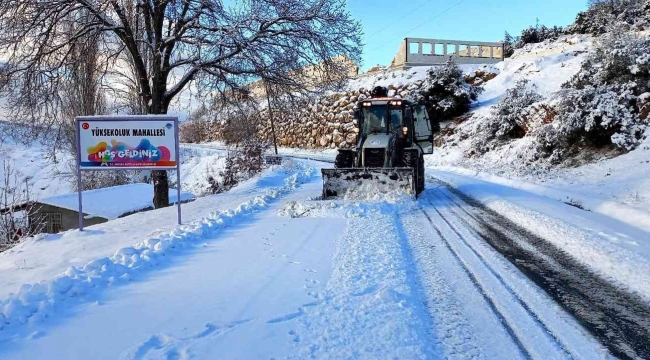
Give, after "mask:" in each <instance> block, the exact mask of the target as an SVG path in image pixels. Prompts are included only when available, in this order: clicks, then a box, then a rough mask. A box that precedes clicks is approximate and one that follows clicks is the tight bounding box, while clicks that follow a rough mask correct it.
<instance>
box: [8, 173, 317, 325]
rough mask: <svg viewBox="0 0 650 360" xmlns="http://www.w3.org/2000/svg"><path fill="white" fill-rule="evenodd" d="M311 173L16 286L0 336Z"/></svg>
mask: <svg viewBox="0 0 650 360" xmlns="http://www.w3.org/2000/svg"><path fill="white" fill-rule="evenodd" d="M315 175H316V171H315V169H314V168H312V167H306V168H303V169H300V170H298V171H297V172H296V173H295V174H293V175H292V176H290V177H288V178H287V179H286V180H285V185H284V186H282V187H280V188H275V189H270V190H267V191H266V192H265V193H264V194H263V195H259V196H256V197H254V198H253V199H251V200H249V201H246V202H244V203H241V204H240V205H239V206H237V207H236V208H234V209H231V210H227V211H220V212H214V213H212V214H210V215H209V216H206V217H204V218H202V219H200V220H197V221H193V222H192V223H190V224H188V225H183V226H180V227H178V228H176V229H174V230H173V231H171V232H169V233H164V234H160V235H157V236H152V237H148V238H147V239H145V240H143V241H142V242H140V243H138V244H136V245H134V246H129V247H124V248H121V249H119V250H118V251H116V252H115V254H114V255H113V256H111V257H105V258H99V259H96V260H93V261H90V262H88V263H87V264H86V265H84V266H79V267H77V266H71V267H70V268H68V269H67V270H66V271H65V272H64V273H63V274H61V275H60V276H58V277H56V278H55V279H53V280H47V281H42V282H39V283H36V284H24V285H22V286H20V288H19V289H18V291H17V293H15V294H9V296H8V297H7V298H6V299H4V300H0V330H2V329H4V331H3V332H0V338H6V337H11V336H12V334H19V329H20V327H21V326H22V325H23V324H27V323H35V322H41V321H44V320H45V319H46V318H47V317H48V316H49V315H51V314H54V313H56V312H59V311H61V310H62V309H63V308H65V307H70V306H72V305H73V304H77V303H83V302H88V301H91V300H93V299H94V298H97V297H98V295H99V294H101V293H102V292H103V291H105V290H106V288H107V287H110V286H112V285H117V284H120V283H124V282H128V281H130V279H131V277H132V275H133V274H135V273H146V272H151V271H155V270H154V269H155V266H156V265H158V264H160V263H163V262H165V261H168V259H169V258H170V257H174V256H177V255H179V254H182V251H183V248H185V247H187V246H189V245H191V244H193V243H196V242H197V241H200V240H202V239H204V238H205V237H207V236H214V235H216V234H218V233H219V232H221V231H223V229H225V228H227V227H229V226H231V225H232V224H234V223H237V222H239V221H241V220H243V219H244V218H246V217H247V216H249V215H250V214H252V213H254V212H256V211H259V210H261V209H264V208H266V207H268V206H269V204H270V203H271V202H273V201H274V200H276V199H278V198H280V197H282V196H284V195H286V194H288V193H290V192H292V191H293V190H294V189H296V188H297V187H298V186H300V185H301V184H302V183H304V182H306V181H307V180H309V179H312V178H313V177H314V176H315ZM108 224H110V223H108ZM71 299H75V300H71Z"/></svg>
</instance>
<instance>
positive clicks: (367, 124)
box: [355, 97, 433, 154]
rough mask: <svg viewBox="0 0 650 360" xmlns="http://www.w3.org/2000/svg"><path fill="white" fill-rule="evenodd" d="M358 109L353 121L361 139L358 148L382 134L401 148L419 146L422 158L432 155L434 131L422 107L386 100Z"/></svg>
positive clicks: (370, 101)
mask: <svg viewBox="0 0 650 360" xmlns="http://www.w3.org/2000/svg"><path fill="white" fill-rule="evenodd" d="M357 105H358V108H357V110H356V111H355V119H356V120H357V123H358V124H359V135H360V136H359V141H358V144H357V147H360V146H359V145H361V144H362V143H363V142H364V141H365V140H366V139H368V137H374V136H375V135H379V134H383V135H387V136H389V137H394V138H395V139H396V140H397V141H399V142H401V143H402V144H401V146H402V147H412V146H418V147H421V149H422V151H423V153H424V154H432V153H433V131H432V128H433V127H432V124H431V121H430V120H429V118H428V116H427V111H426V109H425V107H424V105H414V104H413V102H412V101H410V100H403V99H399V98H389V97H385V98H370V99H367V100H363V101H360V102H359V103H358V104H357Z"/></svg>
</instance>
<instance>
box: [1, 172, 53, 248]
mask: <svg viewBox="0 0 650 360" xmlns="http://www.w3.org/2000/svg"><path fill="white" fill-rule="evenodd" d="M2 171H3V173H2V183H1V184H0V252H3V251H5V250H7V249H10V248H11V247H13V246H15V245H16V244H18V243H19V242H20V241H21V240H22V239H23V238H24V237H29V236H32V235H35V234H38V233H40V232H41V231H42V230H43V223H42V222H41V221H40V219H37V217H36V213H37V210H38V208H37V205H36V204H35V203H34V202H32V199H31V197H30V194H29V182H28V181H29V179H28V178H24V177H22V176H21V175H20V172H18V171H17V170H16V169H15V168H14V167H13V166H12V165H11V164H10V163H9V162H7V161H3V163H2Z"/></svg>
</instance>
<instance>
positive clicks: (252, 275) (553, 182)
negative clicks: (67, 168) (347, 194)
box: [0, 37, 650, 359]
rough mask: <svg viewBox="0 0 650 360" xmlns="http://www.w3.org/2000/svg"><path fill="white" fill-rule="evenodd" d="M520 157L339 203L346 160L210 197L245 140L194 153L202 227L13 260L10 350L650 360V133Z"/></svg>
mask: <svg viewBox="0 0 650 360" xmlns="http://www.w3.org/2000/svg"><path fill="white" fill-rule="evenodd" d="M590 41H591V39H590V38H588V37H574V38H566V39H563V41H560V42H557V43H554V44H548V43H547V44H537V45H530V46H527V47H526V48H525V49H522V50H518V52H517V53H516V54H515V56H514V57H513V58H512V59H510V60H508V61H505V62H502V63H499V64H496V65H492V66H490V67H489V70H490V71H492V72H494V73H498V74H499V76H497V77H496V78H495V79H493V80H491V81H489V82H488V83H487V84H486V91H485V92H484V93H483V94H482V95H481V97H480V98H479V101H478V103H477V104H476V106H475V108H474V111H475V113H477V114H482V113H487V112H488V111H489V110H490V107H491V106H492V105H494V104H495V103H496V102H497V100H498V99H499V98H500V97H501V96H502V95H503V94H504V92H505V91H506V89H507V88H508V87H509V86H511V85H512V84H513V83H514V82H515V81H516V80H517V79H520V78H527V79H529V80H531V81H532V82H534V83H535V84H537V86H538V88H539V89H540V92H542V93H544V94H549V93H551V92H554V91H556V90H558V89H559V87H560V85H561V84H562V83H563V82H564V81H566V79H567V77H569V76H571V75H572V74H573V73H575V72H576V71H577V69H578V67H579V65H580V63H581V61H582V58H583V57H584V52H585V50H586V49H587V48H588V47H589V46H590ZM464 70H465V71H467V72H471V71H473V70H476V67H475V66H467V67H465V68H464ZM425 72H426V69H425V68H419V69H414V70H409V71H406V72H397V73H387V74H384V75H382V76H378V77H377V76H376V77H372V78H360V79H358V80H357V81H356V82H355V83H353V84H352V85H351V87H352V88H358V87H366V88H370V87H373V86H376V85H384V86H387V85H391V84H392V85H395V84H401V83H409V82H412V81H415V80H417V79H423V78H424V74H425ZM517 146H522V147H523V146H525V144H523V143H513V144H512V145H511V147H510V148H509V149H508V148H505V149H503V150H502V151H500V152H493V153H489V154H488V155H486V156H485V157H483V158H482V159H481V160H479V161H476V160H467V159H465V158H464V155H463V150H462V148H461V147H460V146H456V147H451V146H447V147H444V148H443V149H436V150H435V151H436V152H435V154H434V155H432V156H428V157H427V159H426V161H427V176H428V182H427V190H426V191H425V192H424V193H423V194H422V196H421V197H420V198H419V199H417V200H411V199H405V198H402V197H398V196H393V194H391V195H390V196H387V195H385V194H374V195H373V196H369V197H368V198H369V199H370V200H364V201H359V200H342V199H339V200H332V201H321V200H319V199H318V197H319V195H320V194H321V189H322V179H321V177H320V176H319V170H320V168H322V167H330V166H332V165H331V162H332V161H333V159H334V157H335V155H336V151H335V150H322V151H318V150H302V149H285V148H281V149H279V152H280V153H281V154H282V155H285V161H284V164H283V165H282V166H274V167H271V168H269V169H267V170H265V171H264V172H263V173H262V174H261V175H260V176H258V177H255V178H253V179H250V180H247V181H245V182H243V183H242V184H240V185H239V186H237V187H235V188H234V189H232V190H231V191H228V192H226V193H222V194H219V195H212V196H202V195H207V187H208V182H207V179H208V177H210V176H212V177H214V178H215V179H218V177H219V171H220V170H221V169H222V168H223V166H224V162H225V157H226V155H227V151H229V149H228V148H227V147H225V146H223V145H222V144H218V143H209V144H200V145H196V144H185V145H183V146H182V157H183V163H182V167H183V170H182V171H183V173H182V179H181V182H182V185H183V188H184V190H185V191H189V192H192V193H194V194H196V195H199V196H202V197H200V198H198V199H197V200H196V201H194V202H191V203H188V204H184V205H183V223H184V225H182V226H176V225H174V224H175V215H176V214H175V211H176V209H175V208H173V207H172V208H165V209H159V210H154V211H150V212H146V213H138V214H135V215H131V216H127V217H124V218H119V219H115V220H112V221H109V222H107V223H104V224H100V225H96V226H92V227H89V228H87V229H86V231H85V232H79V231H68V232H65V233H62V234H57V235H47V236H39V237H36V238H33V239H29V240H27V241H25V242H23V243H21V244H20V245H18V246H16V247H14V248H13V249H11V250H9V251H6V252H4V253H0V358H2V359H87V358H89V354H92V356H91V357H92V358H93V359H188V358H197V359H213V358H233V359H234V358H236V359H258V358H276V359H279V358H291V359H305V358H318V359H321V358H326V359H328V358H330V359H347V358H368V359H376V358H406V359H420V358H461V359H496V358H508V359H520V358H521V359H567V358H574V359H606V358H611V357H613V356H616V357H628V358H648V357H650V351H649V350H648V349H647V343H648V341H650V326H649V325H648V323H647V319H648V318H650V285H649V284H650V242H648V239H650V199H649V198H648V197H647V196H646V194H648V193H650V180H648V179H650V176H649V175H650V172H649V169H650V139H647V140H646V141H645V142H644V143H643V144H642V146H640V147H639V148H637V149H636V150H634V151H632V152H630V153H629V154H626V155H623V156H619V157H616V158H612V159H603V160H599V161H597V162H594V163H591V164H588V165H583V166H580V167H575V168H563V169H552V170H549V169H545V171H543V172H542V171H532V170H531V171H528V172H522V171H520V170H522V167H521V166H515V165H513V163H514V162H515V161H516V153H517V151H518V149H517V148H516V147H517ZM0 152H1V154H2V157H4V158H10V159H12V160H13V162H14V163H15V164H17V167H18V168H19V170H20V171H21V172H23V174H24V175H26V176H29V177H30V180H29V181H30V182H31V183H32V184H33V188H34V189H35V190H34V191H35V194H36V195H37V196H39V197H43V196H49V195H55V194H61V193H66V192H70V187H69V183H68V182H67V181H66V180H64V179H60V178H56V177H53V176H52V175H51V174H52V173H53V172H54V171H55V170H56V169H54V168H53V169H50V168H48V167H46V166H43V164H44V162H43V161H42V159H43V157H44V156H45V155H46V154H47V149H41V148H38V147H31V148H25V147H23V146H20V145H16V144H12V143H5V144H2V146H0ZM465 196H469V197H471V198H466V197H465Z"/></svg>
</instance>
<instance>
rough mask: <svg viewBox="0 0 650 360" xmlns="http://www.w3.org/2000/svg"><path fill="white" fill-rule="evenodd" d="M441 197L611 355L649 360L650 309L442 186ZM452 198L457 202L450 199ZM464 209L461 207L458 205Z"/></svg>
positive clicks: (564, 255)
mask: <svg viewBox="0 0 650 360" xmlns="http://www.w3.org/2000/svg"><path fill="white" fill-rule="evenodd" d="M443 186H445V189H446V190H447V191H448V192H449V193H450V194H453V195H454V196H450V195H447V194H445V196H446V197H447V198H448V199H449V202H450V203H451V204H453V205H454V207H455V208H457V209H460V211H461V212H463V213H464V214H465V215H464V217H466V218H467V219H469V220H465V221H466V222H467V223H468V224H469V222H470V221H471V222H474V224H472V225H470V226H471V227H473V228H474V229H475V230H476V231H477V232H478V233H479V234H481V237H482V238H483V239H485V241H486V242H487V243H488V244H489V245H490V246H491V247H492V248H494V249H496V250H498V251H499V252H500V253H501V254H502V255H503V256H504V257H505V258H506V259H507V260H509V262H510V263H512V264H513V265H514V266H515V267H517V268H518V269H519V270H520V271H522V273H524V274H525V275H526V276H527V277H528V278H529V279H530V280H532V281H533V282H534V283H535V284H537V285H538V286H539V287H540V288H542V289H544V291H545V292H546V293H547V294H548V295H549V296H550V297H551V298H553V299H554V300H555V301H556V302H557V303H558V304H560V305H561V306H562V307H563V308H564V309H565V310H566V311H568V312H569V313H570V314H572V315H573V316H574V317H575V319H576V320H577V321H578V322H579V323H580V324H581V325H582V326H584V328H585V329H587V330H588V331H589V332H590V333H591V334H592V335H593V336H594V337H596V338H597V339H598V340H599V341H600V342H601V343H602V344H603V345H604V346H605V347H607V348H608V349H609V350H610V351H611V352H612V353H613V354H614V355H616V356H618V357H621V358H628V359H636V358H650V307H649V306H648V305H647V304H646V303H645V302H644V301H643V300H642V299H640V298H638V297H637V296H634V295H632V294H629V293H627V292H625V291H624V290H621V289H619V288H617V287H616V286H615V285H613V284H611V283H609V282H608V281H606V280H604V279H602V278H601V277H600V276H598V275H596V274H594V273H593V272H592V271H591V270H590V269H589V268H588V267H587V266H585V265H583V264H581V263H579V262H578V261H576V260H575V259H573V258H572V257H571V256H570V255H569V254H567V253H565V252H564V251H562V250H561V249H558V248H557V247H555V246H554V245H552V244H550V243H549V242H547V241H546V240H544V239H542V238H540V237H538V236H536V235H534V234H532V233H530V232H528V231H527V230H525V229H523V228H521V227H519V226H517V225H516V224H514V223H513V222H512V221H510V220H508V219H505V218H503V217H502V216H500V215H499V214H497V213H495V212H494V211H492V210H490V209H488V208H486V207H485V206H483V205H482V204H480V203H478V202H476V201H475V200H473V199H471V198H469V197H467V196H465V195H464V194H462V193H459V192H458V191H457V190H455V189H453V188H450V187H448V186H447V185H446V184H444V183H443ZM454 198H455V199H454ZM461 201H462V202H463V204H464V205H465V206H463V204H460V202H461Z"/></svg>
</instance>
